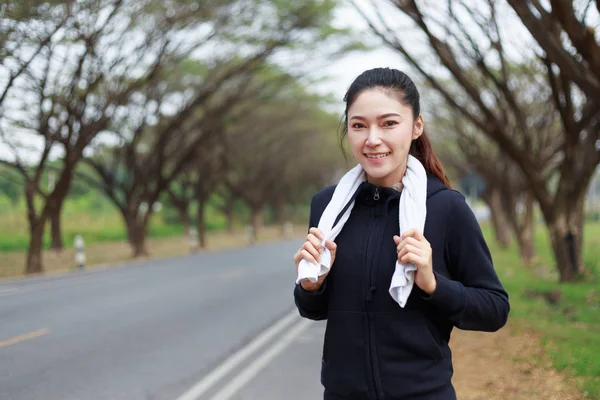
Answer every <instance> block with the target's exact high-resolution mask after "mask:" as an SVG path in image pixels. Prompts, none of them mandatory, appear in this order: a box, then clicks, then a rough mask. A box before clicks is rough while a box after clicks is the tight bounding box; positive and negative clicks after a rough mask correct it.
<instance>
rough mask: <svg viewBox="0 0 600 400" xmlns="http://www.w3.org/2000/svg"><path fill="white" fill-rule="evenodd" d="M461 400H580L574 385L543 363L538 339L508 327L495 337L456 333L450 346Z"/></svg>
mask: <svg viewBox="0 0 600 400" xmlns="http://www.w3.org/2000/svg"><path fill="white" fill-rule="evenodd" d="M450 346H451V348H452V352H453V356H454V369H455V373H454V379H453V383H454V385H455V387H456V391H457V394H458V398H459V399H460V400H494V399H497V400H525V399H527V400H538V399H539V400H580V399H583V396H582V395H581V394H579V392H578V391H577V389H576V388H575V386H574V383H573V382H569V381H568V380H567V379H566V378H565V377H564V376H562V375H561V374H559V373H558V372H556V371H555V370H553V369H552V368H551V367H550V365H549V364H548V363H547V362H546V361H544V353H543V351H542V349H541V347H540V344H539V340H538V338H537V337H536V336H535V335H534V334H532V333H516V332H515V331H514V330H513V329H510V322H509V326H507V327H506V328H504V329H501V330H500V331H499V332H496V333H481V332H467V331H460V330H455V331H453V333H452V339H451V342H450Z"/></svg>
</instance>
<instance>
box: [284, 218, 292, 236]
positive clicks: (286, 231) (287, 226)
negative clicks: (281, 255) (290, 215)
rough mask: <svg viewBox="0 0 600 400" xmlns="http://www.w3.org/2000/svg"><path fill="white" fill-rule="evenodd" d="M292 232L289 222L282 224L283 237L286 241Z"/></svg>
mask: <svg viewBox="0 0 600 400" xmlns="http://www.w3.org/2000/svg"><path fill="white" fill-rule="evenodd" d="M293 230H294V224H292V223H291V222H290V221H286V222H285V223H284V224H283V236H284V237H285V238H286V239H289V238H290V237H291V236H292V232H293Z"/></svg>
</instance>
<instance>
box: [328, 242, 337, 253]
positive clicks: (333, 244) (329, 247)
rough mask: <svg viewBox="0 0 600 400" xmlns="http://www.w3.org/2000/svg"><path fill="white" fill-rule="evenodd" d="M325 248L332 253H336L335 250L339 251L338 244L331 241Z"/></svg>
mask: <svg viewBox="0 0 600 400" xmlns="http://www.w3.org/2000/svg"><path fill="white" fill-rule="evenodd" d="M325 247H327V248H328V249H329V250H330V251H335V249H337V244H335V242H333V241H331V240H326V241H325Z"/></svg>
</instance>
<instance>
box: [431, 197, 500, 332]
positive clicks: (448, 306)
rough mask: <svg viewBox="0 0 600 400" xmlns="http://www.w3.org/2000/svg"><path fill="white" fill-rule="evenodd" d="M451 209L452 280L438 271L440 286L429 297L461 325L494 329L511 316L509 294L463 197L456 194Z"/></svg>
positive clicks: (449, 249) (448, 240)
mask: <svg viewBox="0 0 600 400" xmlns="http://www.w3.org/2000/svg"><path fill="white" fill-rule="evenodd" d="M449 211H450V212H449V217H448V224H447V226H446V249H445V255H446V262H447V263H448V270H449V271H450V275H451V276H452V280H451V279H448V278H447V277H445V276H442V275H441V274H438V273H435V276H436V279H437V286H436V289H435V291H434V292H433V294H432V295H431V296H429V297H427V301H428V302H431V303H432V304H433V305H434V306H435V307H436V308H437V309H438V310H439V312H440V313H441V314H443V315H445V316H446V317H447V318H449V320H450V321H451V322H452V323H453V325H455V326H456V327H457V328H459V329H463V330H474V331H485V332H495V331H497V330H498V329H500V328H502V327H503V326H504V325H505V324H506V321H507V319H508V313H509V310H510V306H509V302H508V294H507V293H506V291H505V290H504V288H503V287H502V284H501V283H500V280H499V279H498V276H497V274H496V271H495V270H494V266H493V263H492V256H491V254H490V251H489V248H488V246H487V244H486V242H485V239H484V238H483V234H482V232H481V228H480V227H479V224H478V223H477V220H476V218H475V215H474V214H473V211H472V210H471V208H470V207H469V206H468V205H467V203H466V202H465V200H464V198H463V197H462V196H460V198H458V197H457V198H456V199H455V200H454V201H453V202H452V203H451V206H450V210H449Z"/></svg>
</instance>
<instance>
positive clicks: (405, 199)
mask: <svg viewBox="0 0 600 400" xmlns="http://www.w3.org/2000/svg"><path fill="white" fill-rule="evenodd" d="M365 179H366V176H365V173H364V170H363V169H362V167H361V166H360V164H359V165H357V166H356V167H354V168H352V169H351V170H350V171H348V172H347V173H346V175H344V176H343V177H342V179H341V180H340V182H339V183H338V185H337V186H336V188H335V191H334V192H333V196H332V198H331V201H330V202H329V204H327V207H326V208H325V211H323V215H322V216H321V219H320V220H319V225H318V228H319V229H320V230H321V231H322V232H323V233H324V235H325V239H324V240H323V241H322V245H323V253H322V254H321V257H320V259H319V264H313V263H309V262H308V261H306V260H304V259H303V260H301V261H300V264H299V265H298V278H297V279H296V283H299V282H300V281H301V280H303V279H308V280H310V281H311V282H313V283H314V282H316V281H317V280H318V277H319V276H321V275H324V274H326V273H327V272H329V268H330V265H331V253H330V252H329V249H327V247H325V240H331V241H333V240H335V238H336V237H337V235H338V234H339V233H340V231H341V230H342V228H343V227H344V224H345V223H346V221H347V220H348V218H349V217H350V213H351V212H352V208H353V207H354V200H353V199H352V196H353V195H354V193H355V192H356V190H357V189H358V187H359V186H360V184H361V183H362V182H364V181H365ZM402 185H403V186H404V188H403V190H402V195H401V196H400V204H399V216H400V217H399V221H398V224H399V226H400V236H402V234H403V233H404V232H406V231H408V230H410V229H413V228H417V229H418V230H419V231H420V232H421V233H422V232H423V229H424V228H425V217H426V215H427V207H426V201H427V174H426V172H425V168H423V165H422V164H421V163H420V162H419V160H417V159H416V158H415V157H413V156H411V155H409V156H408V162H407V167H406V173H405V174H404V177H403V178H402ZM350 201H352V203H351V204H350V206H349V207H348V208H347V209H346V211H345V212H344V214H343V215H342V217H341V218H340V220H339V222H338V223H337V224H336V226H335V227H333V224H334V222H335V220H336V218H337V216H338V215H339V214H340V212H342V210H343V208H344V206H346V204H348V202H350ZM391 239H392V238H390V240H391ZM416 269H417V268H416V267H415V266H414V265H413V264H412V263H408V264H403V263H400V262H399V261H398V262H396V269H395V271H394V275H393V276H392V281H391V283H390V289H389V293H390V295H391V296H392V298H393V299H394V300H395V301H396V302H397V303H398V304H399V305H400V306H401V307H404V306H405V305H406V301H407V299H408V296H409V295H410V292H411V290H412V287H413V284H414V276H415V272H414V271H416Z"/></svg>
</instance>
